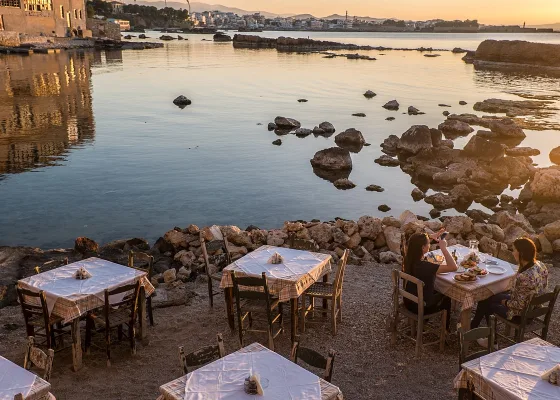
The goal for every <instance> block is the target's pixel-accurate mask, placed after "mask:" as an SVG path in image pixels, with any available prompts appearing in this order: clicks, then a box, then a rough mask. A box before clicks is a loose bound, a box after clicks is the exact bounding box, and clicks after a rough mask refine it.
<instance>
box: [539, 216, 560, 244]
mask: <svg viewBox="0 0 560 400" xmlns="http://www.w3.org/2000/svg"><path fill="white" fill-rule="evenodd" d="M543 233H544V235H545V236H546V238H547V239H548V240H549V241H550V242H554V241H555V240H558V239H560V221H555V222H552V223H550V224H548V225H546V226H545V227H544V229H543Z"/></svg>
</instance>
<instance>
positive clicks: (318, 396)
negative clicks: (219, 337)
mask: <svg viewBox="0 0 560 400" xmlns="http://www.w3.org/2000/svg"><path fill="white" fill-rule="evenodd" d="M254 375H258V376H259V380H260V383H261V386H262V388H263V394H262V395H261V396H254V395H250V394H247V393H246V392H245V390H244V384H245V379H246V378H248V377H249V376H254ZM159 390H160V393H161V396H160V399H163V400H202V399H204V400H225V399H227V400H251V399H255V398H259V399H263V400H266V399H271V400H276V399H291V400H343V396H342V392H341V391H340V389H339V388H338V387H337V386H335V385H333V384H332V383H329V382H327V381H325V380H324V379H321V378H319V377H318V376H317V375H315V374H312V373H311V372H309V371H307V370H306V369H304V368H302V367H300V366H299V365H297V364H295V363H293V362H291V361H290V360H288V359H287V358H284V357H283V356H281V355H280V354H278V353H275V352H273V351H271V350H269V349H267V348H266V347H264V346H263V345H261V344H260V343H253V344H251V345H249V346H247V347H244V348H242V349H240V350H238V351H236V352H235V353H231V354H229V355H227V356H225V357H223V358H220V359H218V360H216V361H214V362H212V363H210V364H207V365H206V366H204V367H202V368H199V369H197V370H195V371H192V372H190V373H188V374H187V375H184V376H182V377H180V378H177V379H175V380H173V381H171V382H169V383H166V384H165V385H162V386H160V388H159Z"/></svg>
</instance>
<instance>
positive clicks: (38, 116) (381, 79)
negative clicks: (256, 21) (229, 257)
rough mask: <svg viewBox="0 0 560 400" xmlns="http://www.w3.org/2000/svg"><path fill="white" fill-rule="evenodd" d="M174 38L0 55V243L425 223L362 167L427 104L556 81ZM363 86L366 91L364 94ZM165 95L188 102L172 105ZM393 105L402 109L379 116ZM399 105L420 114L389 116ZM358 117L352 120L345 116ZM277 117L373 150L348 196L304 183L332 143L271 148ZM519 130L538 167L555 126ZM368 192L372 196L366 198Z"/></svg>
mask: <svg viewBox="0 0 560 400" xmlns="http://www.w3.org/2000/svg"><path fill="white" fill-rule="evenodd" d="M262 35H266V36H270V37H274V36H281V35H286V36H288V35H289V36H292V37H294V36H300V37H307V36H310V37H312V38H322V39H328V40H336V41H341V42H342V41H343V42H349V43H357V44H369V45H374V46H391V47H410V48H416V47H420V46H424V47H434V48H446V49H452V48H453V47H462V48H465V49H476V47H477V45H478V43H480V41H482V40H484V39H486V38H488V37H492V38H501V39H525V40H531V41H540V42H550V43H560V35H555V34H548V35H545V34H534V35H508V34H506V35H499V34H494V35H475V34H457V35H441V34H439V35H434V34H379V33H376V34H371V33H352V34H342V33H335V34H329V33H308V32H299V33H298V32H295V33H294V32H291V33H276V32H265V33H262ZM148 36H151V37H152V39H154V38H156V37H157V36H159V34H157V33H156V32H149V33H148ZM185 36H186V37H188V39H189V40H188V41H174V42H170V43H166V44H165V48H163V49H156V50H146V51H124V52H120V51H111V52H85V53H73V52H63V53H60V54H53V55H40V54H35V55H32V56H27V57H22V56H6V55H2V56H0V210H1V212H0V244H2V245H29V246H39V247H44V248H50V247H67V246H72V244H73V239H74V238H75V237H77V236H81V235H85V236H88V237H91V238H93V239H95V240H97V241H99V242H102V243H103V242H107V241H109V240H112V239H117V238H124V237H132V236H136V237H146V238H148V239H150V240H154V239H156V238H157V237H158V236H160V235H162V234H163V233H164V232H166V231H167V230H168V229H170V228H172V227H173V226H181V227H184V226H186V225H187V224H190V223H195V224H198V225H206V224H235V225H239V226H240V227H242V228H245V227H246V226H247V225H249V224H254V225H258V226H260V227H263V228H272V227H280V226H281V225H282V223H283V222H284V220H287V219H312V218H318V219H323V220H328V219H332V218H334V217H337V216H340V217H345V218H357V217H359V216H361V215H364V214H369V215H378V216H383V215H385V214H383V213H381V212H379V211H378V210H377V207H378V206H379V205H380V204H384V203H385V204H388V205H389V206H390V207H391V208H392V211H391V212H390V214H393V215H398V214H399V213H400V212H402V211H403V210H405V209H411V210H413V211H415V212H418V213H423V214H424V215H427V213H428V211H429V210H430V209H431V207H430V206H428V205H427V204H425V203H423V202H419V203H414V202H413V201H412V199H411V197H410V192H411V191H412V189H413V188H414V186H413V185H412V184H411V183H410V177H408V176H407V175H406V174H404V173H403V172H402V171H401V170H400V169H399V168H387V167H380V166H378V165H377V164H375V163H374V162H373V161H374V159H375V158H377V157H378V156H379V155H380V154H381V151H380V147H379V143H380V142H381V141H383V140H384V139H385V138H386V137H387V136H388V135H390V134H397V135H400V134H402V133H403V132H404V131H406V130H407V129H408V128H409V127H410V126H411V125H413V124H426V125H429V126H430V127H436V126H437V125H438V124H439V123H441V122H442V121H443V120H444V117H443V116H442V115H441V113H442V111H443V109H442V108H440V107H438V103H447V104H450V105H452V107H451V109H450V111H451V112H457V113H461V112H472V104H474V102H476V101H481V100H484V99H487V98H491V97H499V98H504V99H520V98H519V97H517V96H516V95H515V94H513V93H528V94H559V92H560V81H559V80H557V79H552V78H546V77H542V76H541V77H528V76H519V75H510V74H502V73H497V72H480V71H475V70H474V69H473V67H472V66H471V65H466V64H464V63H463V62H462V61H461V55H455V54H451V53H449V52H442V53H441V54H442V56H441V57H438V58H426V57H423V56H422V54H421V53H418V52H397V51H395V52H391V51H387V52H383V53H381V54H383V55H381V54H380V53H379V52H377V51H371V52H361V53H363V54H368V55H371V56H374V57H377V61H350V60H346V59H344V58H336V59H324V58H322V56H321V55H317V54H314V55H298V54H282V53H277V52H276V51H275V50H258V51H257V50H235V49H233V47H232V45H231V44H230V43H226V44H224V43H213V42H207V41H202V39H203V38H205V39H211V36H200V35H191V36H189V35H185ZM367 89H371V90H373V91H375V92H376V93H377V94H378V95H377V97H375V98H374V99H372V100H367V99H365V98H364V97H363V96H362V93H363V92H364V91H366V90H367ZM180 94H184V95H186V96H187V97H189V98H190V99H192V101H193V104H192V105H191V106H188V107H187V108H185V109H179V108H178V107H176V106H175V105H173V103H172V100H173V99H174V98H175V97H176V96H178V95H180ZM300 98H306V99H308V100H309V101H308V102H307V103H298V102H297V99H300ZM392 99H397V100H398V101H399V102H400V103H401V106H402V108H401V111H399V112H391V111H386V110H384V109H383V108H382V107H381V106H382V105H383V104H385V102H387V101H388V100H392ZM460 100H465V101H467V102H468V103H469V104H468V105H467V106H460V105H459V104H458V103H459V101H460ZM409 105H413V106H415V107H417V108H418V109H420V110H421V111H423V112H425V113H426V114H425V115H419V116H408V115H404V114H402V111H406V107H408V106H409ZM357 112H362V113H365V114H366V115H367V117H365V118H356V117H352V116H351V114H353V113H357ZM277 115H283V116H288V117H292V118H296V119H298V120H300V121H301V122H302V125H303V126H304V127H307V128H313V127H314V126H315V125H318V124H319V123H320V122H322V121H330V122H332V123H333V124H334V125H335V127H336V128H337V131H343V130H345V129H347V128H356V129H359V130H360V131H362V133H363V134H364V136H365V138H366V140H367V141H368V142H369V143H371V144H372V146H370V147H365V148H364V149H363V150H362V151H361V152H360V153H358V154H353V155H352V158H353V163H354V169H353V171H352V173H351V175H350V179H351V180H352V181H353V182H354V183H356V185H357V187H356V188H355V189H353V190H348V191H339V190H337V189H336V188H335V187H334V186H333V185H332V184H331V183H330V182H328V181H326V180H323V179H321V178H320V177H318V176H316V175H315V174H314V173H313V170H312V168H311V165H310V163H309V160H310V158H312V157H313V154H314V153H315V152H316V151H318V150H321V149H324V148H327V147H331V146H334V136H333V137H330V138H323V137H318V138H316V137H314V136H313V135H311V136H309V137H307V138H301V139H300V138H297V137H296V136H293V135H287V136H283V137H282V141H283V144H282V146H279V147H278V146H273V145H272V144H271V142H272V141H273V140H275V139H276V138H277V136H276V135H275V134H274V132H268V131H267V129H266V125H267V123H268V122H270V121H272V120H273V119H274V117H276V116H277ZM389 116H394V117H395V118H396V120H395V121H392V122H389V121H386V120H385V118H387V117H389ZM260 124H262V125H260ZM527 133H528V137H527V139H526V140H525V142H524V143H523V145H526V146H533V147H537V148H539V149H541V150H542V151H543V154H542V155H541V156H539V157H536V158H535V161H536V162H537V163H539V165H548V164H549V160H548V152H549V150H550V149H551V148H552V147H555V146H559V145H560V132H558V131H541V132H532V131H528V132H527ZM466 140H467V139H466V138H463V139H459V140H457V141H456V146H458V147H461V146H462V145H464V143H466ZM370 184H379V185H382V186H383V187H385V189H386V190H385V192H383V193H371V192H367V191H366V190H365V187H366V186H367V185H370Z"/></svg>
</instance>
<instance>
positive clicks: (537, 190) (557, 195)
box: [530, 166, 560, 203]
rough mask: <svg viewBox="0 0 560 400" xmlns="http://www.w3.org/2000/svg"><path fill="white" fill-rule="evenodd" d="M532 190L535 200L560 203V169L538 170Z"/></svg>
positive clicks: (531, 186)
mask: <svg viewBox="0 0 560 400" xmlns="http://www.w3.org/2000/svg"><path fill="white" fill-rule="evenodd" d="M530 189H531V192H532V195H533V198H534V199H537V200H544V201H553V202H557V203H558V202H560V167H556V166H554V167H549V168H541V169H539V170H537V172H536V173H535V176H534V178H533V182H532V183H531V185H530Z"/></svg>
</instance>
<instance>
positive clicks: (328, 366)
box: [290, 342, 336, 382]
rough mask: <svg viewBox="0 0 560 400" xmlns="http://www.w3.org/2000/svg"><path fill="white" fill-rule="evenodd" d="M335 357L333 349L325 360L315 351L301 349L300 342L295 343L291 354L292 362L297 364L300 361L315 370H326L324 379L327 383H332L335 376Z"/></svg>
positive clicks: (305, 348)
mask: <svg viewBox="0 0 560 400" xmlns="http://www.w3.org/2000/svg"><path fill="white" fill-rule="evenodd" d="M335 355H336V353H335V351H334V350H332V349H331V350H329V354H328V356H327V358H325V357H324V356H323V355H321V354H319V353H317V352H316V351H315V350H311V349H308V348H307V347H301V346H300V345H299V342H294V344H293V346H292V352H291V353H290V360H291V361H292V362H294V363H295V364H297V363H298V359H299V360H302V361H303V362H304V363H305V364H307V365H310V366H312V367H314V368H319V369H323V370H325V372H324V373H323V376H322V378H323V379H324V380H326V381H327V382H330V381H331V379H332V374H333V368H334V358H335Z"/></svg>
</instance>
